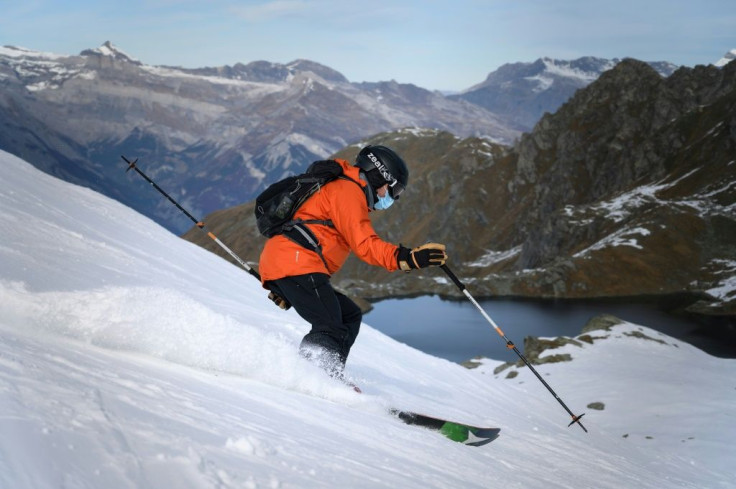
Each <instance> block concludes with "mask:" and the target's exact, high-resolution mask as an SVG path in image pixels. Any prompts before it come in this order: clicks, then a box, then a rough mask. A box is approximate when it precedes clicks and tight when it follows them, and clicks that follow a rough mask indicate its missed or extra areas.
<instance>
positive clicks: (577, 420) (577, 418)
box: [440, 265, 588, 433]
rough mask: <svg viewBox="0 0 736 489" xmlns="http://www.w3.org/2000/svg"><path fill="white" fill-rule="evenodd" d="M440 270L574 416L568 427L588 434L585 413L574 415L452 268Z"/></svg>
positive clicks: (443, 267) (446, 267)
mask: <svg viewBox="0 0 736 489" xmlns="http://www.w3.org/2000/svg"><path fill="white" fill-rule="evenodd" d="M440 268H442V270H444V271H445V273H446V274H447V276H448V277H450V280H452V281H453V282H454V283H455V285H457V288H458V289H460V290H461V291H462V293H463V294H465V297H467V298H468V299H469V300H470V302H472V303H473V305H474V306H475V307H476V308H478V310H479V311H480V313H481V314H482V315H483V317H484V318H486V321H488V322H489V323H490V324H491V326H493V329H495V330H496V333H498V335H499V336H500V337H501V338H503V340H504V341H505V342H506V348H508V349H509V350H514V352H515V353H516V354H517V355H519V358H521V359H522V361H523V362H524V363H525V364H526V366H527V367H529V370H531V371H532V372H534V375H536V376H537V378H538V379H539V380H540V381H541V382H542V384H544V386H545V387H546V388H547V390H548V391H549V392H550V393H551V394H552V395H553V396H554V397H555V399H557V402H559V403H560V405H561V406H562V407H563V408H565V411H567V413H568V414H569V415H570V416H572V421H571V422H570V424H569V425H567V426H568V427H570V426H572V425H573V424H575V423H577V424H579V425H580V427H581V428H582V429H583V431H585V432H586V433H587V432H588V430H587V429H585V426H583V423H581V422H580V418H582V417H583V416H585V413H583V414H581V415H579V416H576V415H575V414H573V412H572V411H570V408H568V407H567V405H566V404H565V403H564V402H562V399H560V396H558V395H557V394H556V393H555V391H554V390H552V387H550V386H549V384H548V383H547V382H546V381H545V380H544V379H543V378H542V376H541V375H539V372H537V370H536V369H535V368H534V367H532V364H531V363H529V360H527V359H526V357H525V356H524V355H522V353H521V352H520V351H519V349H518V348H517V347H516V345H514V343H513V342H512V341H511V340H510V339H508V338H507V337H506V335H505V334H504V332H503V331H501V328H499V327H498V325H497V324H496V323H495V322H494V321H493V319H491V317H490V316H489V315H488V314H486V311H484V310H483V308H482V307H480V304H478V302H477V301H476V300H475V299H474V298H473V296H472V295H470V292H468V289H467V287H465V284H463V283H462V282H461V281H460V279H459V278H457V276H456V275H455V274H454V273H453V272H452V270H450V268H449V267H448V266H447V265H442V266H440Z"/></svg>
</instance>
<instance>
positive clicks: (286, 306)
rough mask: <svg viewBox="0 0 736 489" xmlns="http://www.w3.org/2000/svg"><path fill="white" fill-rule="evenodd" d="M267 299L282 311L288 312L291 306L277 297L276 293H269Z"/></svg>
mask: <svg viewBox="0 0 736 489" xmlns="http://www.w3.org/2000/svg"><path fill="white" fill-rule="evenodd" d="M268 298H269V299H271V300H272V301H273V303H274V304H276V305H277V306H279V307H280V308H281V309H283V310H284V311H288V310H289V308H291V304H289V301H287V300H286V299H284V298H283V297H281V296H280V295H278V294H277V293H276V292H269V294H268Z"/></svg>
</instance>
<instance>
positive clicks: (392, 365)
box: [0, 152, 736, 489]
mask: <svg viewBox="0 0 736 489" xmlns="http://www.w3.org/2000/svg"><path fill="white" fill-rule="evenodd" d="M121 178H127V176H126V175H125V174H124V172H121ZM142 184H143V183H142ZM156 198H158V196H157V195H156V194H155V193H154V192H153V191H152V196H151V200H152V202H155V199H156ZM0 216H2V222H3V224H5V226H4V228H5V230H6V232H5V233H4V234H3V237H2V241H0V433H2V436H1V437H0V488H3V489H5V488H8V489H11V488H12V489H25V488H34V489H35V488H60V487H70V488H71V487H73V488H86V487H95V488H96V487H104V488H106V489H107V488H112V489H115V488H160V487H176V488H323V487H324V488H333V487H350V488H376V487H386V488H393V487H401V488H408V489H414V488H416V489H419V488H431V487H436V488H447V487H463V488H486V487H504V488H532V489H534V488H540V489H541V488H545V489H548V488H575V489H578V488H586V487H590V488H622V487H626V488H628V487H632V488H633V487H636V488H661V487H668V488H669V487H675V488H704V487H707V488H733V487H736V483H735V482H734V477H733V473H732V472H733V471H732V463H733V462H732V461H733V460H734V455H736V451H734V449H733V448H732V446H733V439H734V437H735V435H736V402H734V401H736V383H734V381H733V379H734V378H736V362H735V361H733V360H724V359H718V358H714V357H711V356H708V355H706V354H705V353H703V352H701V351H700V350H697V349H696V348H694V347H692V346H690V345H687V344H685V343H681V342H679V341H677V340H674V339H673V338H670V337H667V336H665V335H662V334H660V333H657V332H655V331H653V330H650V329H648V328H645V327H640V326H636V325H631V324H624V325H621V326H617V327H615V328H614V329H613V331H611V332H594V333H592V336H594V337H603V336H607V338H606V339H598V340H596V341H595V343H594V344H593V345H589V344H581V345H582V346H574V345H568V346H565V347H563V348H561V349H559V351H558V350H554V351H552V352H550V354H556V353H569V354H570V355H572V357H573V361H572V362H565V363H558V364H546V365H541V366H539V367H538V370H539V371H540V373H541V374H542V375H543V377H544V378H545V380H546V381H548V382H549V383H550V384H551V385H552V387H553V388H554V389H555V390H556V392H557V393H558V394H559V395H560V397H561V398H562V399H564V401H565V402H566V404H568V406H570V407H571V409H572V410H573V411H574V412H576V413H581V412H586V413H587V414H586V416H585V417H584V418H583V423H584V424H585V425H586V427H587V428H588V429H589V431H590V433H588V434H585V433H583V432H582V430H580V429H579V428H578V427H577V426H573V427H571V428H567V427H566V424H567V422H568V421H569V417H568V416H567V414H566V413H565V412H564V411H563V410H562V408H561V407H560V406H559V405H558V404H557V402H556V401H555V399H554V398H553V397H552V396H551V395H550V394H549V393H548V392H547V391H546V390H545V389H544V387H543V386H542V385H541V383H539V381H538V380H537V379H536V378H535V377H533V375H532V374H531V372H529V371H528V369H526V368H520V369H517V370H518V372H519V375H518V376H517V377H515V378H513V379H506V378H505V376H506V373H507V372H506V371H504V372H502V373H500V374H494V373H493V369H494V368H495V367H496V366H497V365H499V364H500V363H501V361H515V360H516V359H515V358H512V356H510V357H509V358H504V359H496V360H487V361H486V362H484V364H483V365H482V366H481V367H479V368H478V369H474V370H467V369H465V368H463V367H461V366H459V365H457V364H454V363H451V362H448V361H446V360H443V359H439V358H435V357H431V356H428V355H426V354H423V353H421V352H419V351H417V350H414V349H412V348H410V347H408V346H406V345H403V344H401V343H398V342H395V341H393V340H391V339H390V338H388V337H386V336H385V335H383V334H381V333H379V332H378V331H376V330H374V329H372V328H370V327H369V326H368V325H363V331H362V332H361V335H360V337H359V339H358V342H357V343H356V346H355V347H354V352H353V353H352V355H351V358H350V361H349V363H348V369H347V374H348V375H349V376H350V377H351V378H353V379H354V380H355V381H356V382H357V383H358V384H360V385H361V386H362V387H363V388H364V391H365V394H363V395H358V394H355V393H353V392H352V391H351V390H350V389H349V388H347V387H345V386H343V385H341V384H338V383H336V382H333V381H331V380H330V379H328V378H326V376H325V375H324V374H323V373H322V372H321V371H319V370H318V369H317V368H316V367H314V366H312V365H310V364H308V363H307V362H305V361H303V360H301V359H299V357H298V356H297V355H296V354H295V352H296V349H297V346H298V343H299V341H300V340H301V337H302V335H303V334H304V333H305V332H306V330H307V325H305V324H304V323H303V321H302V320H301V319H300V318H299V317H298V316H297V315H296V314H295V313H294V312H293V311H289V312H282V311H280V310H279V309H277V308H275V307H274V306H273V304H272V303H271V302H270V301H268V300H267V299H266V294H265V291H264V290H263V289H262V288H261V287H260V284H258V283H257V282H256V281H255V280H253V279H252V277H250V276H249V275H247V274H246V273H244V272H243V271H242V270H240V269H239V268H237V267H234V266H233V265H231V264H229V263H228V262H226V261H225V260H222V259H220V258H218V257H216V256H214V255H212V254H210V253H208V252H206V251H204V250H202V249H200V248H198V247H196V246H194V245H192V244H190V243H188V242H185V241H183V240H181V239H179V238H178V237H176V236H174V235H171V234H170V233H168V232H167V231H165V230H164V229H163V228H161V227H160V226H158V225H156V224H155V223H153V222H152V221H150V220H148V219H147V218H145V217H142V216H140V215H139V214H136V213H135V212H134V211H132V210H130V209H128V208H126V207H124V206H122V205H121V204H119V203H116V202H114V201H112V200H110V199H107V198H105V197H103V196H100V195H99V194H96V193H95V192H92V191H90V190H88V189H84V188H81V187H77V186H74V185H70V184H67V183H63V182H61V181H59V180H57V179H55V178H53V177H50V176H48V175H45V174H42V173H40V172H38V171H37V170H35V169H33V168H32V167H31V166H30V165H28V164H26V163H24V162H22V161H21V160H19V159H17V158H15V157H12V156H10V155H8V154H7V153H2V152H0ZM450 285H451V284H448V286H450ZM488 312H489V314H491V316H492V315H493V311H488ZM581 326H582V325H581ZM397 327H399V326H397ZM507 333H508V334H509V335H510V336H512V337H513V331H507ZM448 334H451V332H448ZM489 334H493V332H492V331H491V332H489ZM632 335H639V336H641V335H645V336H648V337H650V338H651V339H645V338H641V337H635V336H632ZM654 340H659V341H654ZM592 402H602V403H604V404H605V409H604V410H602V411H597V410H594V409H590V408H586V406H587V405H588V404H589V403H592ZM388 407H398V408H404V409H411V410H415V411H419V412H425V413H428V414H434V415H439V416H446V417H448V418H453V419H457V420H459V421H465V422H468V423H476V424H483V425H495V426H499V427H501V428H502V431H501V436H500V438H498V439H497V440H495V441H494V442H493V443H491V444H489V445H487V446H485V447H482V448H471V447H466V446H464V445H461V444H458V443H454V442H451V441H449V440H447V439H445V438H443V437H441V436H440V435H438V434H437V433H435V432H431V431H428V430H424V429H419V428H416V427H412V426H406V425H404V424H403V423H400V422H398V421H397V420H395V419H394V418H393V417H391V416H389V415H387V414H386V409H387V408H388Z"/></svg>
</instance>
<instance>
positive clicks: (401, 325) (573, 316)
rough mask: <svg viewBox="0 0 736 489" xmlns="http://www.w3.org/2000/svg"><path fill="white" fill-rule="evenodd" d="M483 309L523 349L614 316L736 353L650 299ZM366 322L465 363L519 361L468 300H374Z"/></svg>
mask: <svg viewBox="0 0 736 489" xmlns="http://www.w3.org/2000/svg"><path fill="white" fill-rule="evenodd" d="M479 302H480V305H481V307H482V308H483V309H484V310H485V311H486V313H487V314H488V315H489V316H490V317H491V318H492V319H493V320H494V321H495V322H496V324H497V325H498V326H499V327H500V328H501V330H503V332H504V333H505V334H506V336H507V337H508V338H509V339H510V340H511V341H513V342H514V343H516V344H517V346H519V349H520V350H523V344H524V337H525V336H548V337H549V336H552V337H554V336H560V335H564V336H577V335H579V334H580V331H581V329H582V327H583V326H585V324H586V323H587V322H588V320H589V319H590V318H592V317H594V316H598V315H600V314H612V315H614V316H616V317H619V318H621V319H623V320H626V321H630V322H633V323H637V324H641V325H643V326H647V327H649V328H652V329H655V330H658V331H661V332H663V333H665V334H667V335H669V336H672V337H674V338H677V339H680V340H682V341H686V342H688V343H690V344H692V345H695V346H697V347H698V348H700V349H702V350H705V351H706V352H708V353H710V354H711V355H716V356H721V357H731V358H733V357H736V344H734V341H733V338H724V337H722V335H720V334H715V335H713V334H711V333H712V331H711V330H714V329H717V328H719V327H720V328H722V327H723V325H719V326H713V325H710V326H704V325H703V324H701V323H700V322H698V321H696V320H695V319H689V318H687V317H684V316H679V315H674V314H671V313H669V312H667V311H666V310H665V307H664V306H663V305H662V304H658V303H651V302H649V303H648V302H591V301H551V300H550V301H543V300H514V299H493V300H485V301H479ZM373 306H374V309H373V310H372V311H371V312H369V313H368V314H366V315H365V317H364V321H365V322H366V323H367V324H370V325H371V326H373V327H374V328H376V329H378V330H379V331H381V332H383V333H385V334H387V335H388V336H390V337H392V338H394V339H396V340H398V341H400V342H402V343H406V344H407V345H410V346H412V347H414V348H417V349H419V350H422V351H424V352H426V353H429V354H431V355H434V356H438V357H441V358H446V359H448V360H451V361H453V362H462V361H465V360H468V359H470V358H473V357H476V356H484V357H488V358H493V359H495V360H504V361H516V360H517V359H518V358H517V357H516V354H515V353H513V351H509V350H508V349H507V348H506V344H505V342H504V341H503V340H502V339H501V337H500V336H499V335H498V333H497V332H496V330H495V329H493V327H492V326H491V325H490V324H489V323H488V322H487V321H486V320H485V318H483V316H482V315H481V313H480V312H479V311H478V309H476V308H475V306H473V304H472V303H471V302H470V301H468V300H461V301H456V300H443V299H441V298H439V297H437V296H422V297H416V298H411V299H387V300H383V301H379V302H377V303H374V304H373Z"/></svg>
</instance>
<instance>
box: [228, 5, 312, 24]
mask: <svg viewBox="0 0 736 489" xmlns="http://www.w3.org/2000/svg"><path fill="white" fill-rule="evenodd" d="M230 11H231V12H232V13H233V14H234V15H236V16H237V17H238V18H240V19H242V20H244V21H246V22H265V21H271V20H278V19H283V18H289V17H299V16H302V15H304V14H305V13H308V12H309V5H308V4H307V3H306V2H304V1H302V0H275V1H273V2H266V3H262V4H260V5H252V6H250V5H249V6H238V7H231V8H230Z"/></svg>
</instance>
